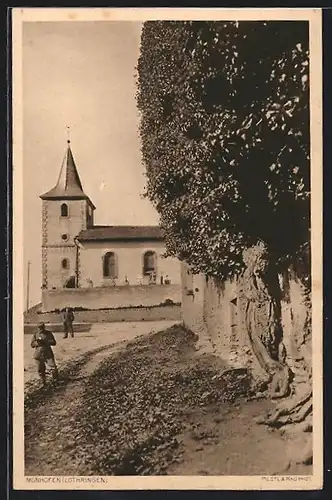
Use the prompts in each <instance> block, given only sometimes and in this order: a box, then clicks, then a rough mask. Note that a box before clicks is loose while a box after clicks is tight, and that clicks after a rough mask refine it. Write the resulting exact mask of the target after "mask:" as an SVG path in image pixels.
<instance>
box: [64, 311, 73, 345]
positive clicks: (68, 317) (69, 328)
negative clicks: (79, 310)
mask: <svg viewBox="0 0 332 500" xmlns="http://www.w3.org/2000/svg"><path fill="white" fill-rule="evenodd" d="M74 319H75V317H74V313H73V310H72V309H71V308H70V307H66V309H65V310H64V313H63V315H62V321H63V329H64V337H63V338H64V339H66V338H68V333H70V335H71V337H74V328H73V321H74Z"/></svg>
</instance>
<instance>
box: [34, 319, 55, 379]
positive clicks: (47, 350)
mask: <svg viewBox="0 0 332 500" xmlns="http://www.w3.org/2000/svg"><path fill="white" fill-rule="evenodd" d="M55 345H56V340H55V338H54V335H53V333H52V332H50V331H49V330H46V328H45V323H39V325H38V331H37V332H36V333H34V335H33V337H32V340H31V347H32V348H33V349H35V353H34V359H35V361H36V367H37V371H38V375H39V377H40V378H41V381H42V383H43V385H45V384H46V365H48V366H49V368H50V370H51V373H52V378H53V380H57V379H58V377H59V374H58V368H57V366H56V363H55V359H54V353H53V350H52V346H55Z"/></svg>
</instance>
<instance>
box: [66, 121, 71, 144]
mask: <svg viewBox="0 0 332 500" xmlns="http://www.w3.org/2000/svg"><path fill="white" fill-rule="evenodd" d="M66 129H67V143H68V144H70V127H69V126H68V125H67V127H66Z"/></svg>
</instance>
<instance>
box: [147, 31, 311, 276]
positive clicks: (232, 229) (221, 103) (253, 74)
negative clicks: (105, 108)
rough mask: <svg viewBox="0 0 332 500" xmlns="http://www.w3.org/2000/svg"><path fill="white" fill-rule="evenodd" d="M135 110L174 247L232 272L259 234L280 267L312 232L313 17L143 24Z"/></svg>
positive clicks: (213, 272)
mask: <svg viewBox="0 0 332 500" xmlns="http://www.w3.org/2000/svg"><path fill="white" fill-rule="evenodd" d="M137 103H138V109H139V110H140V113H141V121H140V134H141V139H142V155H143V161H144V163H145V166H146V171H147V190H146V196H147V197H148V198H149V199H150V200H151V201H152V203H153V204H154V205H155V207H156V209H157V210H158V212H159V214H160V218H161V226H162V228H163V230H164V233H165V239H166V246H167V252H168V254H169V255H176V256H178V257H179V258H180V259H184V260H186V261H187V262H188V263H189V264H190V265H191V266H192V268H193V270H194V271H197V272H204V273H206V274H207V275H209V276H218V277H221V278H226V277H229V276H231V275H234V274H236V273H237V272H239V271H241V269H242V266H243V261H242V252H243V249H245V248H247V247H249V246H252V245H255V244H257V242H259V241H262V242H264V244H266V245H267V246H268V248H269V250H270V251H271V253H272V255H273V256H274V258H275V260H276V261H278V262H279V263H280V264H282V263H285V262H289V259H291V258H292V257H294V255H295V254H296V252H299V251H301V248H302V246H303V245H304V244H306V242H307V241H308V236H309V234H308V233H309V220H310V210H309V206H310V203H309V198H310V163H309V162H310V159H309V157H310V151H309V144H310V140H309V51H308V23H306V22H300V21H297V22H291V21H282V22H280V21H270V22H252V21H244V22H198V21H188V22H179V21H174V22H169V21H152V22H146V23H144V26H143V31H142V39H141V53H140V57H139V61H138V92H137Z"/></svg>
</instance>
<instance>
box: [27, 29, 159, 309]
mask: <svg viewBox="0 0 332 500" xmlns="http://www.w3.org/2000/svg"><path fill="white" fill-rule="evenodd" d="M141 27H142V26H141V24H140V23H138V22H39V23H32V22H29V23H24V25H23V183H24V200H23V207H24V215H23V217H24V269H25V279H24V287H25V294H26V293H27V292H26V289H27V267H28V261H30V262H31V264H30V294H29V298H30V306H31V305H33V304H36V303H37V302H39V301H40V299H41V200H40V198H39V196H40V195H41V194H43V193H44V192H46V191H48V190H49V189H51V188H52V187H53V186H54V185H55V184H56V181H57V177H58V175H59V171H60V167H61V162H62V159H63V156H64V154H65V149H66V141H67V129H66V127H67V126H69V127H70V139H71V147H72V152H73V155H74V158H75V162H76V166H77V169H78V171H79V174H80V178H81V181H82V184H83V189H84V191H85V192H86V194H87V195H88V196H89V197H90V198H91V200H92V202H93V203H94V204H95V206H96V211H95V224H103V225H104V224H105V225H108V224H110V225H117V224H121V225H126V224H128V225H150V224H151V225H154V224H158V215H157V213H156V211H155V210H154V208H153V207H152V205H151V204H150V203H149V202H148V201H147V200H143V199H142V197H141V195H142V193H143V190H144V185H145V177H144V166H143V164H142V160H141V153H140V140H139V135H138V124H139V116H138V112H137V108H136V100H135V93H136V87H135V74H136V70H135V66H136V65H137V60H138V56H139V47H140V34H141ZM25 296H26V295H25ZM25 304H26V299H25Z"/></svg>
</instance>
